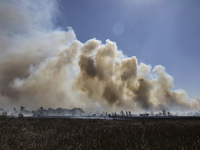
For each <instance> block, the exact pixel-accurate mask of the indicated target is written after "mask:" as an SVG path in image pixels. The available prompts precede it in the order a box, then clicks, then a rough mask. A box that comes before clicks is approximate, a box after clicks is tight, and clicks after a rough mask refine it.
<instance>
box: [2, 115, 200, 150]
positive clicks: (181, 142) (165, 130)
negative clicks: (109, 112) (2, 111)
mask: <svg viewBox="0 0 200 150" xmlns="http://www.w3.org/2000/svg"><path fill="white" fill-rule="evenodd" d="M0 149H6V150H9V149H14V150H16V149H19V150H22V149H36V150H38V149H49V150H50V149H52V150H55V149H68V150H69V149H95V150H96V149H102V150H107V149H113V150H117V149H120V150H123V149H128V150H129V149H130V150H131V149H150V150H152V149H162V150H163V149H169V150H171V149H173V150H175V149H177V150H178V149H188V150H191V149H196V150H197V149H200V121H199V120H190V121H187V120H184V121H183V120H177V121H175V120H174V121H169V120H163V121H153V120H152V121H148V122H147V121H145V122H142V121H122V120H86V119H85V120H84V119H56V118H54V119H53V118H52V119H51V118H26V119H25V118H21V119H19V118H16V119H12V118H10V119H6V118H0Z"/></svg>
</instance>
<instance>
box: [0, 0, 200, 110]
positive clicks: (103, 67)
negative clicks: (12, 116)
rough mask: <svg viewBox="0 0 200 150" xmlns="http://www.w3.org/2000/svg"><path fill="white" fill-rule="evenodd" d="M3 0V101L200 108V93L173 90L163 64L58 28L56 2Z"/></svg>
mask: <svg viewBox="0 0 200 150" xmlns="http://www.w3.org/2000/svg"><path fill="white" fill-rule="evenodd" d="M0 3H1V5H0V12H1V13H0V32H1V34H0V52H1V55H0V66H1V67H0V94H1V95H0V105H1V106H7V105H11V106H14V105H24V106H25V107H31V108H36V107H39V106H46V107H68V108H71V107H82V108H84V109H87V108H93V109H94V110H95V109H105V110H108V111H109V110H118V109H126V110H132V111H137V110H140V109H145V110H151V111H153V110H163V109H166V110H180V111H182V110H183V111H184V110H194V109H199V101H200V99H199V97H197V98H196V99H191V98H189V97H188V95H187V93H186V92H185V91H184V90H174V91H172V90H171V89H172V88H173V78H172V77H171V76H170V75H169V74H167V73H166V71H165V68H164V67H163V66H160V65H158V66H155V67H154V68H153V69H152V67H151V65H146V64H144V63H140V64H138V61H137V58H136V57H135V56H133V57H131V58H127V57H126V56H124V55H123V53H122V52H121V51H119V50H118V49H117V45H116V43H115V42H112V41H110V40H106V43H105V44H103V43H102V42H101V41H99V40H96V39H90V40H88V41H87V42H86V43H81V42H80V41H78V40H77V39H76V36H75V33H74V31H73V30H72V29H71V28H69V29H68V31H63V30H61V29H55V28H54V26H53V24H52V22H53V20H54V19H55V18H54V17H55V16H54V14H57V13H59V10H58V8H57V3H56V2H55V1H49V0H48V1H42V2H33V1H20V2H16V1H14V0H9V1H1V2H0ZM47 3H48V5H47Z"/></svg>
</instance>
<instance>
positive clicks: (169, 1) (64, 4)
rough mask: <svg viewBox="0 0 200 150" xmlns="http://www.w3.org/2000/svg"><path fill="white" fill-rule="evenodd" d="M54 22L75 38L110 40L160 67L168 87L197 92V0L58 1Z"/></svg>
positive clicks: (199, 83)
mask: <svg viewBox="0 0 200 150" xmlns="http://www.w3.org/2000/svg"><path fill="white" fill-rule="evenodd" d="M58 4H59V8H60V13H61V15H60V16H59V17H58V19H57V22H56V25H57V26H59V27H62V28H63V29H66V27H68V26H70V27H72V28H73V30H74V31H75V33H76V37H77V39H78V40H80V41H81V42H86V41H87V40H88V39H91V38H96V39H98V40H101V41H102V42H103V43H105V40H106V39H110V40H111V41H115V42H116V43H117V47H118V49H120V50H121V51H123V54H124V55H126V56H128V57H131V56H136V57H137V59H138V62H144V63H146V64H150V65H152V66H155V65H162V66H164V67H165V69H166V71H167V72H168V73H169V74H170V75H171V76H173V78H174V89H179V88H181V89H185V90H186V91H187V92H188V94H189V96H190V97H192V98H195V96H197V95H200V78H199V76H200V66H199V64H200V59H199V56H200V28H199V27H200V17H199V16H200V9H199V7H200V1H198V0H193V1H188V0H164V1H160V0H150V1H148V0H123V1H122V0H108V1H102V0H95V1H93V0H80V1H76V0H75V1H73V0H71V1H65V0H60V1H58Z"/></svg>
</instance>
